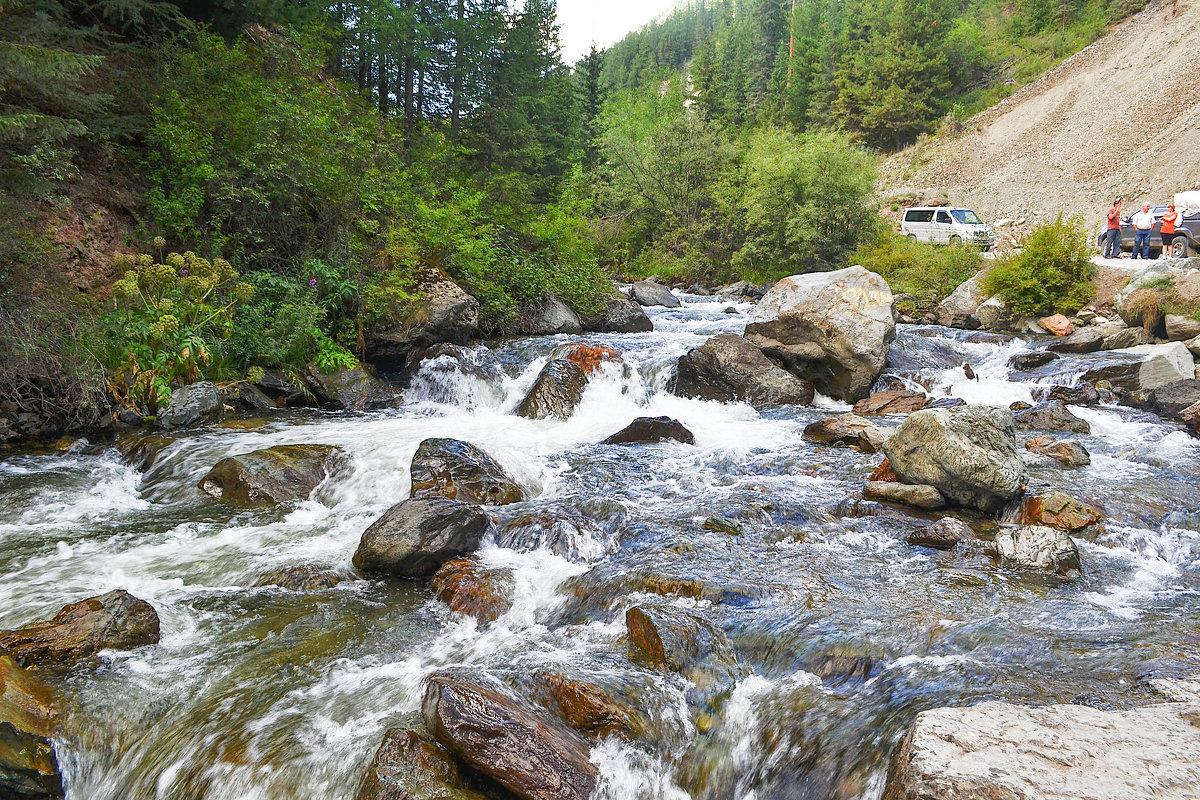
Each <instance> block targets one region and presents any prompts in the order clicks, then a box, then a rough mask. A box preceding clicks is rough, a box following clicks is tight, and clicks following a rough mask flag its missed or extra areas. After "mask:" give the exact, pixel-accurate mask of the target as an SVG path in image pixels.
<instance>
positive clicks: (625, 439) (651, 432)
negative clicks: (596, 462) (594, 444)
mask: <svg viewBox="0 0 1200 800" xmlns="http://www.w3.org/2000/svg"><path fill="white" fill-rule="evenodd" d="M666 441H676V442H683V443H684V444H695V443H696V437H695V436H693V435H692V432H691V431H689V430H688V429H687V428H685V427H683V425H682V424H681V423H680V422H679V421H678V420H673V419H671V418H670V417H638V418H637V419H635V420H634V421H633V422H631V423H629V425H628V426H626V427H625V428H623V429H621V430H620V431H618V432H617V433H614V434H613V435H612V436H610V437H608V438H607V439H605V440H604V441H603V442H601V443H600V444H653V443H655V442H666Z"/></svg>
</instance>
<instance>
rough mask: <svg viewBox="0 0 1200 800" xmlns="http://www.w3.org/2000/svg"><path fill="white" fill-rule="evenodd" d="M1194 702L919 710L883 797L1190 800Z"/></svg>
mask: <svg viewBox="0 0 1200 800" xmlns="http://www.w3.org/2000/svg"><path fill="white" fill-rule="evenodd" d="M1198 712H1200V707H1198V706H1197V705H1196V704H1195V703H1194V702H1193V703H1163V704H1158V705H1151V706H1145V707H1142V708H1136V709H1132V710H1129V711H1102V710H1099V709H1096V708H1091V707H1089V706H1085V705H1052V706H1041V707H1033V706H1023V705H1018V704H1015V703H1004V702H995V701H992V702H985V703H979V704H977V705H973V706H966V707H957V708H935V709H933V710H931V711H924V712H922V713H921V714H919V715H917V718H916V721H915V722H914V723H913V725H912V727H911V728H910V729H909V731H908V733H907V734H906V735H905V736H904V739H903V740H902V741H901V743H900V747H899V749H898V751H897V752H896V756H895V758H894V759H893V762H892V767H891V769H890V770H889V772H888V780H887V788H886V790H885V791H884V794H883V800H1021V799H1022V798H1028V800H1034V798H1039V799H1041V800H1185V799H1186V800H1190V799H1191V798H1195V797H1196V787H1197V786H1200V728H1198V727H1196V724H1195V720H1196V718H1197V713H1198Z"/></svg>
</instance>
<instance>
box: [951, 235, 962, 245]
mask: <svg viewBox="0 0 1200 800" xmlns="http://www.w3.org/2000/svg"><path fill="white" fill-rule="evenodd" d="M960 245H962V237H961V236H951V237H950V246H951V247H959V246H960Z"/></svg>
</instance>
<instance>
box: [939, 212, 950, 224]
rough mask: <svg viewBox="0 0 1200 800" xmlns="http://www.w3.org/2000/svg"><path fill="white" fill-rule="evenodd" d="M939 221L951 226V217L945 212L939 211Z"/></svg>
mask: <svg viewBox="0 0 1200 800" xmlns="http://www.w3.org/2000/svg"><path fill="white" fill-rule="evenodd" d="M937 221H938V222H943V223H945V224H947V225H949V224H950V215H949V214H947V213H946V212H945V211H939V212H938V217H937Z"/></svg>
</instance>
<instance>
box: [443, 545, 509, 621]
mask: <svg viewBox="0 0 1200 800" xmlns="http://www.w3.org/2000/svg"><path fill="white" fill-rule="evenodd" d="M431 585H432V586H433V593H434V594H435V595H436V596H437V599H438V600H441V601H442V602H443V603H445V604H446V605H448V606H450V609H451V610H452V611H457V612H458V613H460V614H466V615H467V616H469V617H474V618H475V619H477V620H479V621H480V622H491V621H493V620H495V619H496V618H497V617H499V616H500V615H501V614H503V613H504V612H506V611H508V610H509V609H510V608H512V591H513V587H512V580H511V578H510V577H509V576H508V575H507V574H506V573H503V572H501V571H499V570H490V569H487V568H485V567H484V566H483V565H482V564H480V563H479V561H478V560H477V559H474V558H457V559H455V560H453V561H447V562H446V563H445V564H442V566H441V568H440V569H438V571H437V572H436V573H435V574H434V576H433V580H432V582H431Z"/></svg>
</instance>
